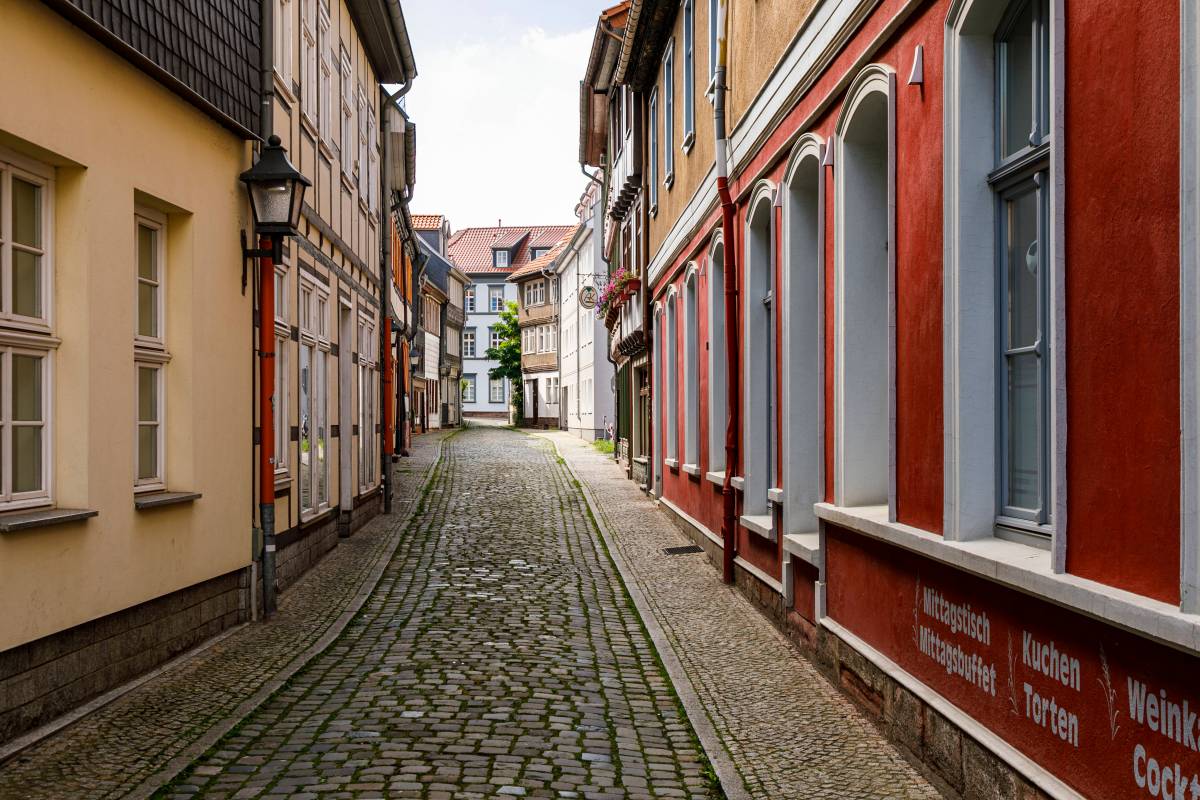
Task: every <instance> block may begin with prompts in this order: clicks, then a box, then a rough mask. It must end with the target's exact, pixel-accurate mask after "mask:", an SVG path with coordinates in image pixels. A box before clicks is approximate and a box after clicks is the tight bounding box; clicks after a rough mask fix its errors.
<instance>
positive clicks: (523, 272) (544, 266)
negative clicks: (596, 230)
mask: <svg viewBox="0 0 1200 800" xmlns="http://www.w3.org/2000/svg"><path fill="white" fill-rule="evenodd" d="M578 230H579V226H578V225H572V226H571V229H570V230H568V231H567V232H566V233H565V234H564V235H563V237H562V238H561V239H559V240H558V241H557V242H556V243H555V245H554V246H553V247H551V248H550V252H548V253H543V254H542V255H540V256H538V257H537V258H535V259H534V260H533V261H530V262H529V263H528V264H526V265H525V266H523V267H520V268H518V269H515V270H513V271H512V273H511V274H510V275H509V276H508V280H510V281H519V280H521V279H522V278H528V277H531V276H533V275H535V274H537V273H539V272H541V271H542V270H549V269H553V268H554V265H555V262H557V260H558V257H559V256H561V255H562V254H563V251H564V250H566V249H567V245H569V244H570V243H571V240H572V239H574V238H575V233H576V232H577V231H578Z"/></svg>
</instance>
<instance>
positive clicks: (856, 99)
mask: <svg viewBox="0 0 1200 800" xmlns="http://www.w3.org/2000/svg"><path fill="white" fill-rule="evenodd" d="M874 94H882V95H883V101H884V102H885V103H886V117H887V119H886V126H887V130H886V132H885V136H886V142H885V147H886V150H887V153H886V158H887V164H886V166H885V169H886V171H887V188H886V192H887V202H886V208H885V217H886V220H885V225H886V234H885V235H886V237H887V243H888V246H887V256H886V264H885V267H884V269H885V270H886V273H887V275H886V276H885V279H886V281H887V287H886V294H887V319H886V320H885V321H884V322H883V323H882V324H883V326H884V327H885V328H886V330H887V338H888V341H887V345H886V347H887V351H886V360H887V365H886V368H885V369H886V374H884V375H883V376H882V383H884V384H886V389H885V390H886V392H887V398H888V399H887V409H888V410H887V421H886V423H885V429H884V431H881V432H880V434H879V435H880V436H884V435H886V437H887V445H886V447H885V448H884V451H885V454H886V456H885V457H886V460H887V464H886V466H885V469H886V476H885V477H884V478H883V483H884V484H885V485H884V487H883V489H882V492H883V495H882V496H880V497H879V498H878V499H879V500H880V501H883V502H886V504H887V508H888V521H889V522H895V521H896V342H895V334H896V325H895V322H896V248H895V241H896V214H895V209H896V201H895V198H896V74H895V72H894V71H893V70H892V69H891V68H890V67H887V66H884V65H882V64H870V65H868V66H866V67H864V68H863V69H862V70H861V71H860V72H859V73H858V75H857V76H856V77H855V79H854V81H853V82H852V83H851V84H850V87H849V88H848V89H847V92H846V100H845V102H844V103H843V104H842V110H841V114H840V116H839V117H838V120H837V123H836V125H835V128H834V130H835V134H836V137H835V144H834V148H835V156H834V163H835V164H836V165H837V169H835V170H834V182H835V189H834V264H835V279H836V284H835V286H834V302H835V305H836V317H835V325H834V381H833V383H834V501H835V503H836V505H838V506H842V507H845V506H847V505H850V506H854V505H862V504H863V503H864V500H863V499H862V496H861V495H860V492H862V491H867V490H864V489H863V488H862V487H863V486H864V485H867V484H871V482H872V480H873V476H867V477H866V478H864V479H863V480H857V479H858V478H862V477H863V476H861V475H858V474H857V473H855V478H856V480H855V481H852V480H850V476H851V474H852V473H853V471H854V470H855V469H856V468H858V467H859V466H861V463H862V462H863V461H864V460H866V459H863V458H861V457H859V456H858V455H857V454H848V453H847V450H848V444H847V442H848V439H847V432H848V430H849V429H850V428H851V427H854V428H857V427H858V423H857V422H851V423H849V424H848V423H847V416H848V412H847V406H848V403H849V402H850V401H853V400H855V399H856V398H857V399H860V400H861V399H862V398H863V397H864V396H866V395H865V394H864V392H863V391H862V387H849V386H847V368H846V364H847V355H848V353H850V352H851V351H852V350H853V345H852V344H851V343H850V342H849V338H850V335H851V334H852V332H850V331H849V330H848V327H847V325H846V324H845V319H846V313H847V306H848V300H847V293H846V292H847V287H846V283H847V281H846V263H847V258H848V256H847V250H848V249H850V248H851V247H854V246H855V245H854V244H850V243H849V240H850V237H857V236H858V235H859V234H858V232H857V231H856V230H855V226H854V225H853V224H851V223H850V221H849V219H848V216H847V208H846V205H847V203H846V198H847V191H846V175H847V171H848V168H847V158H848V156H847V152H846V146H845V135H846V133H847V131H848V130H850V128H851V125H852V123H853V122H854V119H855V117H856V116H857V112H858V111H859V110H860V108H861V107H862V104H863V103H864V102H866V101H867V99H868V98H869V97H870V96H871V95H874ZM856 242H857V240H856ZM988 363H989V364H991V363H992V361H991V359H990V358H989V362H988ZM851 390H853V391H851ZM856 434H857V435H858V436H859V437H860V438H870V436H869V435H868V434H864V433H863V431H861V430H856ZM871 460H872V462H873V459H871ZM869 491H874V490H873V489H870V490H869ZM866 502H868V504H870V503H873V502H875V500H874V499H872V500H869V501H866Z"/></svg>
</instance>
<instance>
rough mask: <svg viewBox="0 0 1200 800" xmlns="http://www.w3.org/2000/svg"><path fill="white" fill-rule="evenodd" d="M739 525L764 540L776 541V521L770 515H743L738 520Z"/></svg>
mask: <svg viewBox="0 0 1200 800" xmlns="http://www.w3.org/2000/svg"><path fill="white" fill-rule="evenodd" d="M738 524H740V525H741V526H742V527H743V528H745V529H746V530H748V531H750V532H751V533H757V534H758V535H759V536H761V537H763V538H764V539H767V540H769V541H772V542H773V541H775V520H774V518H773V517H772V516H771V515H770V514H763V515H743V516H741V517H739V518H738Z"/></svg>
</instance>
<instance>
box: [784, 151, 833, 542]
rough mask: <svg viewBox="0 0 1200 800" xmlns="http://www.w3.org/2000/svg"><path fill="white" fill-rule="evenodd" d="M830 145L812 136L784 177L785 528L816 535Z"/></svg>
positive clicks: (820, 493) (822, 424)
mask: <svg viewBox="0 0 1200 800" xmlns="http://www.w3.org/2000/svg"><path fill="white" fill-rule="evenodd" d="M823 155H824V145H823V144H822V143H821V141H820V140H819V139H818V138H817V137H815V136H813V135H811V134H806V135H805V136H803V137H802V138H801V139H800V142H799V143H798V144H797V145H796V149H795V150H794V152H793V154H792V158H791V160H790V162H789V164H788V170H787V172H786V174H785V178H784V180H785V187H784V195H783V228H784V249H783V253H784V268H783V271H782V287H783V291H782V304H781V317H782V319H781V322H782V325H783V336H782V341H783V358H782V364H783V392H782V395H783V456H784V460H783V500H784V503H783V526H784V532H785V533H811V532H814V531H816V530H817V518H816V515H815V513H814V512H813V505H814V504H815V503H818V502H820V500H821V498H822V497H823V495H824V488H825V487H824V483H825V481H824V464H825V457H824V452H823V450H824V448H823V444H824V442H823V439H824V429H825V419H824V411H825V409H824V405H825V380H824V368H823V364H824V359H822V357H821V354H822V352H823V351H824V340H825V337H824V326H825V317H824V313H823V309H824V298H825V291H824V284H825V281H824V275H825V258H824V252H825V239H824V230H825V226H824V225H823V224H822V223H823V220H824V217H825V202H824V196H825V192H824V187H825V182H824V170H822V169H821V159H822V157H823Z"/></svg>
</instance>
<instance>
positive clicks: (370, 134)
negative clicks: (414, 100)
mask: <svg viewBox="0 0 1200 800" xmlns="http://www.w3.org/2000/svg"><path fill="white" fill-rule="evenodd" d="M379 195H380V186H379V124H378V122H377V120H376V117H375V107H374V106H373V105H368V106H367V208H369V209H370V211H371V213H372V214H377V213H378V212H379Z"/></svg>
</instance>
